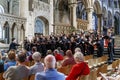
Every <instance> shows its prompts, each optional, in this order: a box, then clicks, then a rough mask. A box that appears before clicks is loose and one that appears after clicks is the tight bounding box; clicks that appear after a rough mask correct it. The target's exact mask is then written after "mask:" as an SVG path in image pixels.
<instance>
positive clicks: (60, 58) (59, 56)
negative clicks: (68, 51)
mask: <svg viewBox="0 0 120 80" xmlns="http://www.w3.org/2000/svg"><path fill="white" fill-rule="evenodd" d="M54 56H55V59H56V61H61V60H63V56H62V55H61V54H60V53H59V51H58V50H57V49H56V50H54Z"/></svg>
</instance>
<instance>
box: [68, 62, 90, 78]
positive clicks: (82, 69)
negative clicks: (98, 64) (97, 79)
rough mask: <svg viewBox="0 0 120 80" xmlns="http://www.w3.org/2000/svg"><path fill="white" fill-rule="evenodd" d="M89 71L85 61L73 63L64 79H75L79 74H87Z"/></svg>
mask: <svg viewBox="0 0 120 80" xmlns="http://www.w3.org/2000/svg"><path fill="white" fill-rule="evenodd" d="M89 73H90V69H89V67H88V65H87V64H86V63H85V62H81V63H77V64H75V65H74V66H73V67H72V69H71V71H70V73H69V75H68V76H67V77H66V80H76V79H77V78H78V77H79V76H81V75H88V74H89Z"/></svg>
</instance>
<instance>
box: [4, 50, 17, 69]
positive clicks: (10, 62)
mask: <svg viewBox="0 0 120 80" xmlns="http://www.w3.org/2000/svg"><path fill="white" fill-rule="evenodd" d="M15 58H16V51H15V50H14V49H11V50H10V51H9V52H8V61H7V62H6V63H5V64H4V71H6V70H7V69H8V68H9V67H10V66H15V65H16V60H15Z"/></svg>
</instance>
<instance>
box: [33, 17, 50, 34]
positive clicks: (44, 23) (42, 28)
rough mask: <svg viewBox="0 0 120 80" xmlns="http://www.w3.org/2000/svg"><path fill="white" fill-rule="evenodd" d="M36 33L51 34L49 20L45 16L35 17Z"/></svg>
mask: <svg viewBox="0 0 120 80" xmlns="http://www.w3.org/2000/svg"><path fill="white" fill-rule="evenodd" d="M34 33H35V34H42V35H48V34H49V22H48V20H47V19H46V18H45V17H43V16H38V17H36V18H35V29H34Z"/></svg>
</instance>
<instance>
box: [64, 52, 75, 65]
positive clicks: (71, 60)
mask: <svg viewBox="0 0 120 80" xmlns="http://www.w3.org/2000/svg"><path fill="white" fill-rule="evenodd" d="M75 63H76V62H75V60H74V57H73V54H72V51H71V50H67V51H66V58H65V59H64V60H63V63H62V66H67V65H73V64H75Z"/></svg>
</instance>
